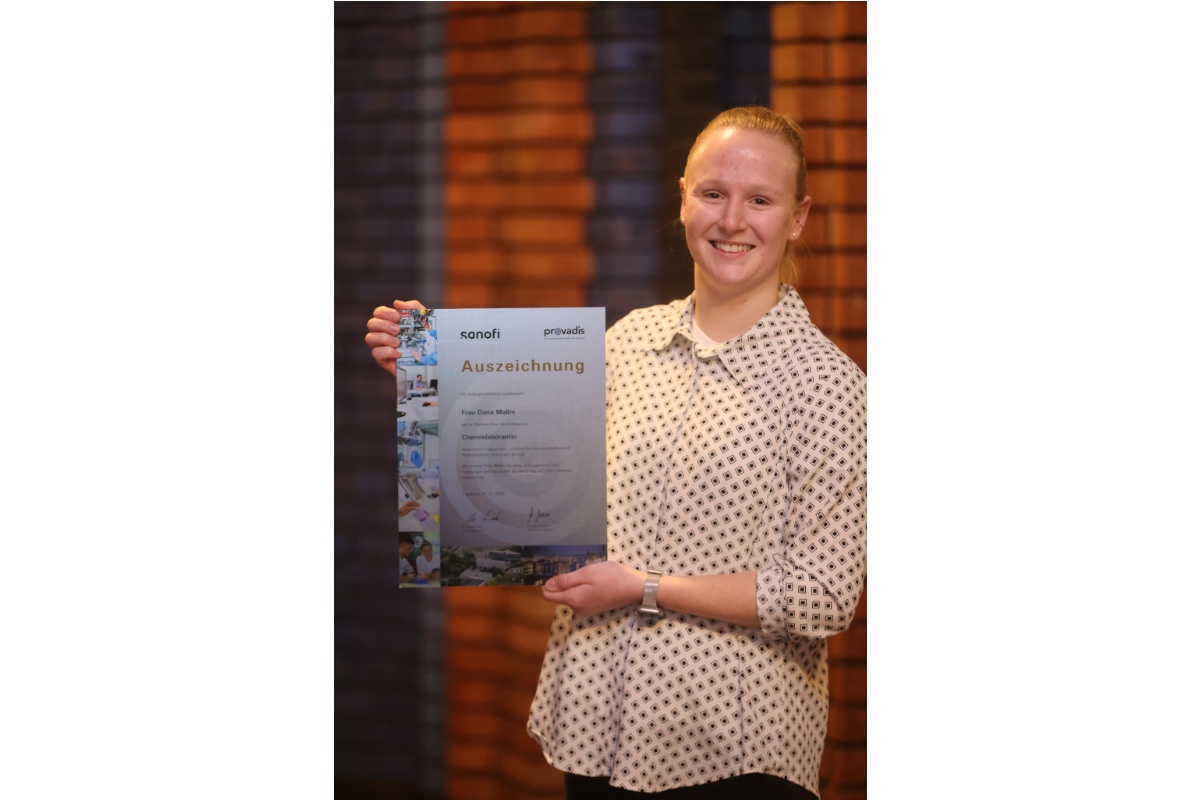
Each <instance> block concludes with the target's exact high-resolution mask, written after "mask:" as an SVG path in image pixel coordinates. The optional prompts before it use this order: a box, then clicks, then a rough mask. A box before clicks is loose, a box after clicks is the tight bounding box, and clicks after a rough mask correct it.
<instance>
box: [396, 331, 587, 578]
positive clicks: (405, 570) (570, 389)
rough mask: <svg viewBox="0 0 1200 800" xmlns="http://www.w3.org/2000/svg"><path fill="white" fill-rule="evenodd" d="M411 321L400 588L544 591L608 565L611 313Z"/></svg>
mask: <svg viewBox="0 0 1200 800" xmlns="http://www.w3.org/2000/svg"><path fill="white" fill-rule="evenodd" d="M401 315H402V320H401V330H400V334H399V339H400V352H401V358H400V359H398V360H397V362H396V388H397V393H396V397H397V401H396V414H397V416H396V435H397V457H398V462H399V468H398V475H397V478H398V489H399V512H400V522H399V529H400V541H401V544H400V573H401V574H400V578H401V580H400V585H401V586H483V585H504V584H518V585H529V584H540V583H544V582H545V580H546V579H548V578H550V577H552V576H553V575H556V574H558V573H560V572H565V571H570V570H573V569H577V568H578V567H580V566H583V565H584V564H587V563H590V562H593V561H598V560H603V559H604V557H605V536H606V530H605V525H606V506H605V503H606V497H605V442H604V434H605V421H604V410H605V401H604V383H605V374H604V309H602V308H508V309H436V310H425V311H420V310H414V311H407V312H405V311H402V312H401Z"/></svg>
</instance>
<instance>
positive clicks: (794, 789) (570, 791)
mask: <svg viewBox="0 0 1200 800" xmlns="http://www.w3.org/2000/svg"><path fill="white" fill-rule="evenodd" d="M563 777H564V779H565V784H566V789H567V800H626V799H628V800H632V798H638V797H649V796H653V797H661V798H662V800H745V798H753V799H754V800H817V796H816V795H815V794H813V793H812V792H810V791H809V790H808V789H805V788H804V787H803V786H799V785H797V784H795V783H792V782H790V781H785V780H784V779H783V778H779V777H776V776H775V775H760V774H758V773H750V774H749V775H737V776H735V777H732V778H726V779H724V780H720V781H713V782H712V783H702V784H700V785H699V786H683V787H680V788H678V789H667V790H666V791H664V792H652V793H650V794H646V793H643V792H631V791H629V790H628V789H618V788H616V787H615V786H609V785H608V778H607V777H606V776H600V777H598V778H588V777H585V776H583V775H572V774H571V773H570V772H564V773H563Z"/></svg>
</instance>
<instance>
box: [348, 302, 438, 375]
mask: <svg viewBox="0 0 1200 800" xmlns="http://www.w3.org/2000/svg"><path fill="white" fill-rule="evenodd" d="M392 306H393V308H388V307H387V306H380V307H379V308H377V309H375V313H374V314H372V315H371V318H370V319H368V320H367V331H368V333H367V335H366V336H365V337H363V340H364V341H365V342H366V343H367V347H369V348H371V357H372V358H374V359H375V361H376V362H377V363H378V364H379V366H381V367H383V368H384V369H385V370H387V371H388V372H389V373H391V375H392V376H393V377H395V375H396V359H397V358H400V350H399V349H398V348H399V347H400V340H399V339H398V338H396V334H397V333H399V332H400V309H409V308H419V309H421V310H422V311H424V310H425V306H423V305H421V301H420V300H395V301H393V302H392Z"/></svg>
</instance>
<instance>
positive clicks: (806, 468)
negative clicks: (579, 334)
mask: <svg viewBox="0 0 1200 800" xmlns="http://www.w3.org/2000/svg"><path fill="white" fill-rule="evenodd" d="M805 170H806V166H805V160H804V150H803V146H802V144H801V140H800V132H799V129H798V128H797V126H796V125H795V123H794V122H792V121H791V120H789V119H787V118H786V117H783V116H782V115H779V114H776V113H775V112H773V111H771V110H770V109H766V108H761V107H747V108H738V109H732V110H731V111H728V112H725V113H723V114H721V115H720V116H718V117H717V118H715V119H714V120H713V121H712V122H711V123H710V124H709V125H708V126H707V127H706V128H705V129H704V131H702V132H701V133H700V135H699V136H698V137H697V138H696V142H695V144H694V145H693V147H692V151H691V154H690V155H689V157H688V161H687V164H686V168H685V170H684V176H683V178H681V179H680V181H679V189H680V194H681V208H680V219H681V221H682V222H683V225H684V230H685V234H686V239H687V244H688V250H689V252H690V254H691V256H692V259H693V275H694V281H695V285H694V291H693V293H692V294H691V296H689V297H687V298H685V299H682V300H676V301H674V302H672V303H669V304H666V305H657V306H653V307H650V308H643V309H640V310H637V311H634V312H632V313H630V314H629V315H627V316H626V317H624V318H623V319H621V320H620V321H618V322H617V323H616V324H614V325H613V326H612V327H611V328H610V329H609V330H608V332H607V333H606V336H605V348H606V358H605V363H606V369H607V381H606V400H607V402H606V409H607V410H606V413H607V448H608V449H607V470H608V514H607V520H606V523H607V531H608V560H607V561H604V562H600V563H595V564H591V565H588V566H585V567H582V568H580V569H578V570H575V571H573V572H568V573H565V574H560V575H556V576H555V577H553V578H551V579H550V580H548V581H547V582H546V584H545V586H544V587H543V595H544V597H545V598H546V599H547V600H549V601H551V602H554V603H558V604H560V605H559V607H558V609H557V610H556V615H555V619H554V623H553V625H552V627H551V632H550V639H549V643H548V644H547V647H546V654H545V658H544V660H543V664H542V672H541V677H540V680H539V682H538V688H537V692H536V695H535V697H534V700H533V705H532V709H531V711H530V716H529V725H528V731H529V734H530V735H531V736H532V737H533V738H534V739H535V740H536V741H537V742H538V744H539V745H540V746H541V748H542V752H543V754H544V755H545V757H546V760H547V761H548V762H549V763H550V764H552V765H553V766H554V767H556V768H558V769H559V770H561V771H563V772H564V773H566V775H565V778H564V781H565V786H566V797H567V798H568V800H576V798H593V797H627V796H630V794H629V793H630V792H637V793H649V794H654V793H659V792H666V791H670V792H671V794H670V796H671V797H673V798H678V800H687V799H690V798H697V799H698V798H741V797H745V796H748V795H755V796H758V797H762V798H764V800H766V799H767V798H809V799H811V798H814V797H815V795H816V792H817V789H818V779H819V768H820V763H821V753H822V751H823V749H824V746H825V734H826V728H827V720H828V712H829V661H828V640H829V638H830V637H831V636H833V635H835V634H838V633H841V632H842V631H845V630H846V629H847V628H848V627H849V625H850V623H851V621H852V619H853V617H854V612H855V608H856V606H857V604H858V600H859V597H860V596H861V595H862V592H863V588H864V585H865V569H866V377H865V376H864V375H863V373H862V371H861V370H860V369H859V368H858V367H857V366H856V365H855V363H854V362H853V361H852V360H851V359H850V358H849V357H848V356H846V355H845V354H844V353H843V352H842V351H841V350H839V349H838V348H837V347H836V346H835V345H834V344H833V342H831V341H830V340H829V339H828V338H827V337H826V336H825V335H824V334H823V333H822V332H821V331H820V330H819V329H818V328H817V326H816V325H815V324H814V323H813V321H812V319H811V317H810V316H809V313H808V309H807V308H806V307H805V305H804V303H803V301H802V300H801V299H800V296H799V295H798V294H797V293H796V290H795V289H794V288H792V287H791V286H789V285H787V283H786V282H784V281H781V277H786V276H787V275H788V274H789V271H790V269H791V266H790V263H789V262H790V259H791V248H792V246H793V242H795V241H797V240H798V239H799V236H800V233H801V231H802V230H803V227H804V224H805V221H806V219H807V216H808V211H809V208H810V207H811V205H812V200H811V199H810V198H809V197H808V196H807V194H805V191H806V179H805ZM414 304H416V301H408V302H405V303H401V302H400V301H396V302H395V303H394V304H393V305H394V306H395V308H388V307H386V306H381V307H380V308H378V309H376V312H375V315H374V316H373V317H372V318H371V319H370V320H369V321H368V323H367V329H368V331H369V332H368V334H367V336H366V342H367V345H368V346H369V347H371V348H372V353H373V355H374V356H375V358H376V359H377V360H378V361H379V363H380V365H381V366H383V367H384V368H387V367H388V365H389V362H390V363H393V364H394V359H395V358H396V354H397V350H396V347H398V344H399V341H398V339H397V338H396V333H397V330H398V327H397V325H396V321H397V320H398V318H399V311H398V310H397V309H399V308H403V307H411V306H412V305H414ZM393 368H394V366H393Z"/></svg>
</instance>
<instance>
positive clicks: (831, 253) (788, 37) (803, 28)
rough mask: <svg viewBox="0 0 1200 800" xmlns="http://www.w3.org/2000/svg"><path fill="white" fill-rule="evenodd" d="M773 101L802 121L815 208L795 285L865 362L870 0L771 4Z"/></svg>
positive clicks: (816, 315) (818, 318)
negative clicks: (805, 255)
mask: <svg viewBox="0 0 1200 800" xmlns="http://www.w3.org/2000/svg"><path fill="white" fill-rule="evenodd" d="M771 102H772V104H773V105H774V107H775V109H776V110H778V111H782V112H784V113H786V114H790V115H791V116H793V117H795V118H796V119H797V120H798V121H799V122H800V124H801V126H802V127H803V128H804V131H805V135H806V141H805V147H806V150H807V155H808V159H809V194H811V195H812V198H813V211H812V213H811V214H810V215H809V221H808V224H807V225H806V226H805V228H804V241H805V244H807V245H808V248H809V251H810V253H811V256H810V257H809V258H807V259H804V260H803V262H802V263H801V278H800V282H799V285H798V286H797V288H798V289H799V290H800V294H801V295H802V296H803V297H804V302H805V304H806V305H807V306H808V308H809V311H811V312H812V315H813V320H814V321H815V322H816V323H817V325H818V326H820V328H821V329H822V330H823V331H825V333H826V334H827V335H829V336H830V338H832V339H833V340H834V341H835V342H837V344H838V346H839V347H841V348H842V349H843V350H845V351H846V353H847V354H848V355H849V356H850V357H851V358H853V359H854V360H855V361H856V362H857V363H858V365H859V366H860V367H862V368H863V369H864V370H866V368H867V4H866V3H778V4H776V5H774V6H773V7H772V9H771Z"/></svg>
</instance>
